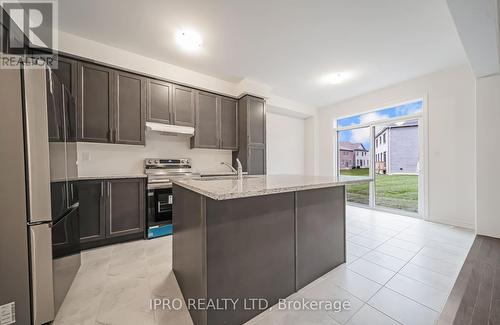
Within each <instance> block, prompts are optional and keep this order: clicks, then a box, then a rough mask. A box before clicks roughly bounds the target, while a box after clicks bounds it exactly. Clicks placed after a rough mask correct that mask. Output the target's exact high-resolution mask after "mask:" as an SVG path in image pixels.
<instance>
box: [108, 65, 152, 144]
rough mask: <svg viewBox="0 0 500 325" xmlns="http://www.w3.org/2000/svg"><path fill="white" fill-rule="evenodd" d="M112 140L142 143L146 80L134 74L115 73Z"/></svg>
mask: <svg viewBox="0 0 500 325" xmlns="http://www.w3.org/2000/svg"><path fill="white" fill-rule="evenodd" d="M115 83H116V87H115V94H116V96H115V103H114V104H115V105H114V121H115V123H114V124H115V128H114V130H113V135H114V136H113V142H115V143H123V144H139V145H144V143H145V141H144V139H145V134H144V132H145V130H144V128H145V115H146V80H145V79H144V78H143V77H140V76H138V75H135V74H130V73H125V72H121V71H117V72H116V74H115Z"/></svg>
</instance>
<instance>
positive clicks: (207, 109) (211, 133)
mask: <svg viewBox="0 0 500 325" xmlns="http://www.w3.org/2000/svg"><path fill="white" fill-rule="evenodd" d="M219 100H220V99H219V97H218V96H217V95H214V94H211V93H206V92H202V91H199V92H197V94H196V105H195V107H196V127H195V136H194V137H192V139H194V143H192V147H196V148H207V149H218V148H219V147H220V137H219Z"/></svg>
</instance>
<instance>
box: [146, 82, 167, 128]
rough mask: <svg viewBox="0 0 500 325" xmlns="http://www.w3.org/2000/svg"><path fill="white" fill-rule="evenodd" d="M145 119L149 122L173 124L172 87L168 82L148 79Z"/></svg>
mask: <svg viewBox="0 0 500 325" xmlns="http://www.w3.org/2000/svg"><path fill="white" fill-rule="evenodd" d="M147 83H148V86H147V90H148V94H147V98H148V105H147V120H148V121H149V122H157V123H165V124H173V120H172V87H173V85H172V84H171V83H168V82H164V81H159V80H154V79H148V81H147Z"/></svg>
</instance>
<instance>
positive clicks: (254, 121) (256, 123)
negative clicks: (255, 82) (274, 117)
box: [247, 96, 266, 145]
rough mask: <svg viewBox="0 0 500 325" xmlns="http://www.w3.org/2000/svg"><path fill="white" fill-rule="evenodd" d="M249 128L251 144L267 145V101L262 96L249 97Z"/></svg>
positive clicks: (249, 142)
mask: <svg viewBox="0 0 500 325" xmlns="http://www.w3.org/2000/svg"><path fill="white" fill-rule="evenodd" d="M247 100H248V103H247V109H248V111H247V123H248V125H247V128H248V144H249V145H265V143H266V108H265V101H264V100H263V99H260V98H255V97H251V96H248V97H247Z"/></svg>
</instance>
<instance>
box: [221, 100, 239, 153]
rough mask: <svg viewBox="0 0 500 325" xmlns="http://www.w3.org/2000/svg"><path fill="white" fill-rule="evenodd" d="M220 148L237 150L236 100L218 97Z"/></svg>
mask: <svg viewBox="0 0 500 325" xmlns="http://www.w3.org/2000/svg"><path fill="white" fill-rule="evenodd" d="M220 148H221V149H228V150H238V101H236V100H235V99H232V98H227V97H221V99H220Z"/></svg>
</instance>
